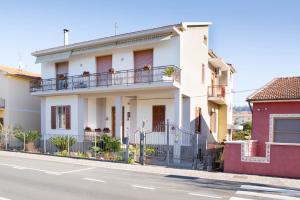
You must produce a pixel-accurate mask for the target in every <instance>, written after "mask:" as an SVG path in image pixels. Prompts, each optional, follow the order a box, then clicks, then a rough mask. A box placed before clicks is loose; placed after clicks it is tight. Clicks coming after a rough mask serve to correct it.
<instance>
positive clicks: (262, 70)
mask: <svg viewBox="0 0 300 200" xmlns="http://www.w3.org/2000/svg"><path fill="white" fill-rule="evenodd" d="M181 21H210V22H212V23H213V24H212V26H211V27H210V38H209V39H210V41H209V42H210V44H209V45H210V48H211V49H213V50H214V51H215V52H216V53H217V54H218V55H219V56H221V57H222V58H224V59H225V60H226V61H227V62H230V63H233V64H234V65H235V67H236V69H237V72H238V73H237V74H236V75H235V78H234V84H235V87H234V89H235V90H236V91H241V90H248V89H255V88H259V87H261V86H262V85H263V84H265V83H266V82H268V81H269V80H271V79H272V78H274V77H279V76H295V75H299V74H300V64H299V58H300V1H297V0H281V1H280V0H272V1H271V0H270V1H267V0H251V1H250V0H249V1H242V0H236V1H233V0H226V1H222V0H205V1H202V0H195V1H189V0H184V1H175V0H173V1H164V0H151V1H147V3H146V2H144V1H141V0H137V1H134V0H132V1H129V0H128V1H125V0H119V1H117V0H110V1H100V0H98V1H96V0H95V1H92V0H81V1H80V0H48V1H46V0H43V1H38V0H36V1H33V0H26V1H23V0H22V1H21V0H19V1H16V0H7V1H4V0H0V31H1V33H0V65H7V66H18V62H19V57H21V60H22V63H23V65H24V66H25V67H26V69H29V70H32V71H36V72H39V71H40V66H39V65H35V64H34V62H35V59H34V57H32V56H31V55H30V54H31V52H33V51H35V50H39V49H44V48H49V47H54V46H58V45H61V44H62V43H63V34H62V29H63V28H65V27H67V28H69V29H70V30H71V32H70V42H71V43H73V42H79V41H83V40H90V39H94V38H100V37H103V36H109V35H112V34H114V23H115V22H117V23H118V27H119V28H118V33H125V32H131V31H135V30H139V29H144V28H151V27H157V26H161V25H168V24H173V23H178V22H181ZM247 95H249V92H245V93H239V94H236V95H235V99H234V102H235V104H236V105H244V104H246V103H245V97H246V96H247Z"/></svg>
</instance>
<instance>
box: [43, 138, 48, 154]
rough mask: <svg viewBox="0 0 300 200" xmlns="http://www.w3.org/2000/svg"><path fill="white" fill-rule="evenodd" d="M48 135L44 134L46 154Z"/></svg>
mask: <svg viewBox="0 0 300 200" xmlns="http://www.w3.org/2000/svg"><path fill="white" fill-rule="evenodd" d="M46 145H47V134H46V133H44V154H46V152H47V146H46Z"/></svg>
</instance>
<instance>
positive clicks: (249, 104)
mask: <svg viewBox="0 0 300 200" xmlns="http://www.w3.org/2000/svg"><path fill="white" fill-rule="evenodd" d="M247 102H248V106H249V108H250V110H251V113H252V114H253V108H252V106H251V103H250V101H249V100H247Z"/></svg>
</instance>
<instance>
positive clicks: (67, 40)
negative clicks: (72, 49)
mask: <svg viewBox="0 0 300 200" xmlns="http://www.w3.org/2000/svg"><path fill="white" fill-rule="evenodd" d="M68 44H69V30H68V29H64V45H65V46H66V45H68Z"/></svg>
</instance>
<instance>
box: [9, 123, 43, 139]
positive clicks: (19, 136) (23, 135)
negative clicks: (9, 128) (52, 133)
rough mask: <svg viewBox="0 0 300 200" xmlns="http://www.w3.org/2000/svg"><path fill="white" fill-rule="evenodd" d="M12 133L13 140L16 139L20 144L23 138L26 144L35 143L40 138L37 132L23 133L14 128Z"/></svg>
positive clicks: (21, 130) (19, 129)
mask: <svg viewBox="0 0 300 200" xmlns="http://www.w3.org/2000/svg"><path fill="white" fill-rule="evenodd" d="M13 133H14V136H15V138H17V139H18V140H20V141H21V142H24V138H25V142H26V143H29V142H35V141H37V140H38V139H40V137H41V135H40V133H39V132H38V131H24V130H23V129H22V128H20V127H18V128H14V130H13Z"/></svg>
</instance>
